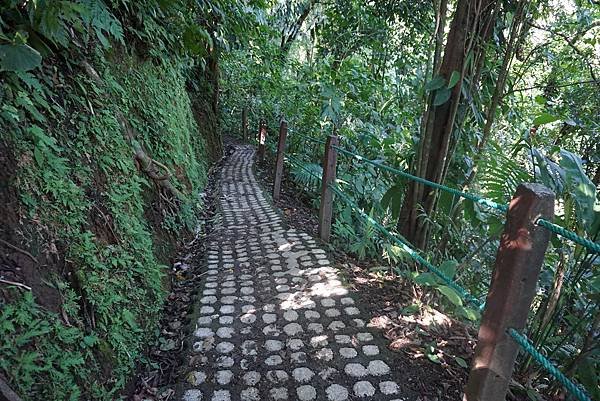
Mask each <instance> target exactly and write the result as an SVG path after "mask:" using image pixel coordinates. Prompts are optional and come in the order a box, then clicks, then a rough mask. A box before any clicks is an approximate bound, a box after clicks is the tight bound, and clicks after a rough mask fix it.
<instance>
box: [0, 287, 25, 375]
mask: <svg viewBox="0 0 600 401" xmlns="http://www.w3.org/2000/svg"><path fill="white" fill-rule="evenodd" d="M0 283H3V284H7V285H14V286H15V287H20V288H23V289H25V290H27V291H31V287H30V286H28V285H25V284H23V283H19V282H16V281H10V280H4V279H1V278H0ZM0 387H1V386H0Z"/></svg>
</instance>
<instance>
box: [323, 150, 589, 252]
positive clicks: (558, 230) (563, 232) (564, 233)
mask: <svg viewBox="0 0 600 401" xmlns="http://www.w3.org/2000/svg"><path fill="white" fill-rule="evenodd" d="M333 147H334V148H335V149H336V150H337V151H338V152H340V153H343V154H345V155H348V156H351V157H353V158H355V159H357V160H359V161H362V162H365V163H368V164H371V165H373V166H375V167H377V168H380V169H382V170H385V171H389V172H391V173H394V174H396V175H399V176H402V177H405V178H409V179H411V180H413V181H416V182H420V183H422V184H424V185H427V186H430V187H433V188H437V189H441V190H443V191H446V192H449V193H451V194H453V195H456V196H460V197H463V198H465V199H469V200H471V201H473V202H475V203H477V204H480V205H483V206H487V207H489V208H492V209H496V210H498V211H501V212H503V213H506V212H507V211H508V206H507V205H502V204H499V203H497V202H494V201H493V200H491V199H486V198H482V197H480V196H477V195H473V194H470V193H468V192H463V191H459V190H458V189H455V188H451V187H448V186H446V185H442V184H438V183H436V182H432V181H429V180H426V179H424V178H421V177H417V176H416V175H412V174H409V173H407V172H405V171H402V170H399V169H397V168H394V167H391V166H388V165H386V164H383V163H379V162H376V161H373V160H370V159H368V158H366V157H364V156H361V155H359V154H356V153H354V152H350V151H349V150H346V149H344V148H341V147H339V146H333ZM536 224H537V225H539V226H541V227H544V228H546V229H548V230H549V231H551V232H553V233H555V234H557V235H559V236H561V237H564V238H566V239H569V240H571V241H573V242H575V243H576V244H579V245H581V246H583V247H585V248H586V249H588V250H590V251H592V252H594V253H598V254H600V244H598V243H596V242H592V241H590V240H588V239H586V238H583V237H581V236H579V235H577V234H576V233H574V232H572V231H569V230H567V229H566V228H564V227H561V226H559V225H558V224H554V223H552V222H550V221H548V220H545V219H539V220H538V221H537V222H536Z"/></svg>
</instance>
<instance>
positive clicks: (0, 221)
mask: <svg viewBox="0 0 600 401" xmlns="http://www.w3.org/2000/svg"><path fill="white" fill-rule="evenodd" d="M17 166H18V161H17V160H16V159H15V156H14V153H13V151H12V149H11V148H10V146H9V145H8V143H7V142H5V141H4V140H0V280H2V281H1V282H0V305H1V304H2V303H3V302H10V300H11V299H12V297H13V296H14V294H15V293H14V292H13V291H12V290H11V289H10V288H8V287H12V286H13V285H16V286H17V288H21V289H23V290H31V291H32V293H33V295H34V296H35V298H36V300H37V302H39V303H40V304H41V305H43V306H44V308H46V309H47V310H50V311H52V312H57V313H58V312H60V308H61V304H62V301H61V297H60V293H59V292H58V291H57V290H56V289H55V288H53V287H52V286H50V285H48V284H47V282H48V281H46V280H48V279H49V277H51V276H52V275H53V274H55V273H57V272H60V271H62V270H63V268H64V263H63V262H61V261H60V260H59V258H58V256H57V255H58V253H59V250H58V249H56V246H54V244H53V243H50V244H46V245H44V246H42V245H41V244H42V243H44V242H43V241H41V240H40V238H41V235H40V233H39V232H38V230H39V229H40V228H36V227H32V226H24V225H22V222H21V219H20V213H21V210H20V207H19V205H20V202H19V195H18V192H17V189H16V185H15V183H14V180H15V179H16V172H17ZM26 231H27V232H26ZM25 238H27V239H28V241H25ZM34 250H37V252H34ZM32 253H33V254H35V256H33V255H32Z"/></svg>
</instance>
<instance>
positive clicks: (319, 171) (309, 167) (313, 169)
mask: <svg viewBox="0 0 600 401" xmlns="http://www.w3.org/2000/svg"><path fill="white" fill-rule="evenodd" d="M290 172H291V175H292V179H293V180H294V181H295V182H296V183H297V184H298V185H300V186H301V187H303V188H305V189H307V190H311V191H318V190H319V187H320V184H321V177H322V176H323V168H322V167H321V166H320V165H318V164H316V163H307V162H305V161H297V162H294V163H292V166H291V170H290Z"/></svg>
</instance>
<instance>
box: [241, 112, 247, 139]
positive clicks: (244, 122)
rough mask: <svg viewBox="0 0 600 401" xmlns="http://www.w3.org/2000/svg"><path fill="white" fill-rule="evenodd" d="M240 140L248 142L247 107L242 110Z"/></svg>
mask: <svg viewBox="0 0 600 401" xmlns="http://www.w3.org/2000/svg"><path fill="white" fill-rule="evenodd" d="M242 138H244V142H248V107H246V106H244V108H243V109H242Z"/></svg>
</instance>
